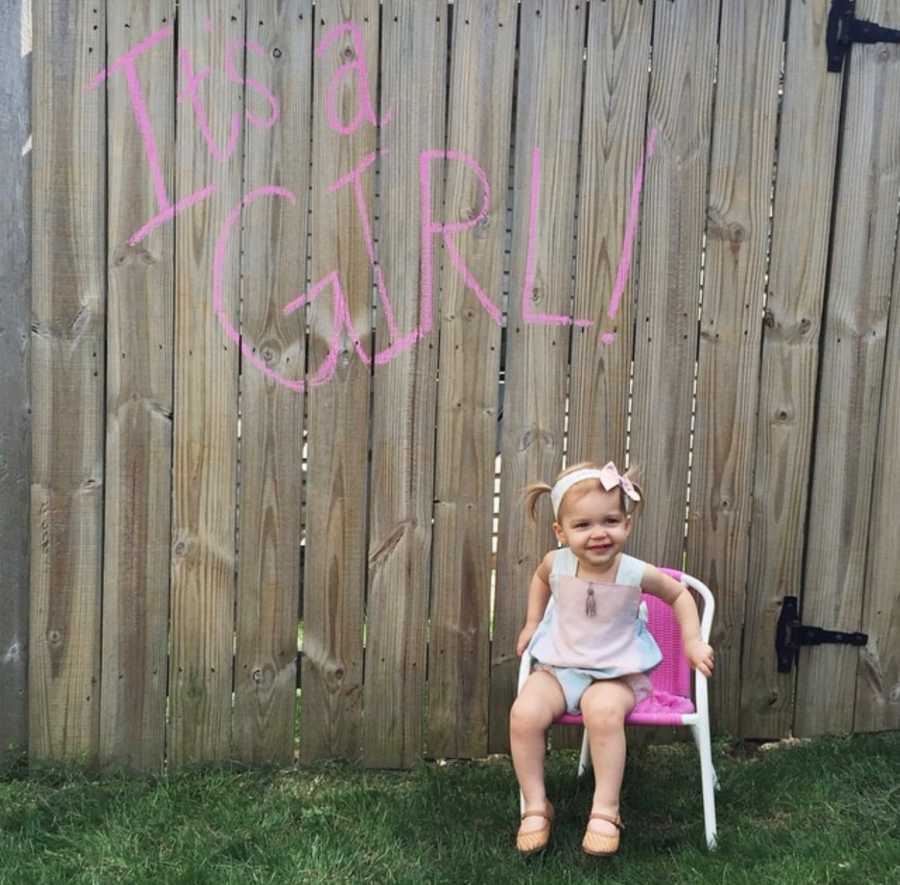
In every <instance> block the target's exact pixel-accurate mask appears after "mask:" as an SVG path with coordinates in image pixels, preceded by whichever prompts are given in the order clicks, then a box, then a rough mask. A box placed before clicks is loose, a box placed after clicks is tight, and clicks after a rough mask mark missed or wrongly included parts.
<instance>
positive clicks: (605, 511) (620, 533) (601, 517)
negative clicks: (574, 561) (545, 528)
mask: <svg viewBox="0 0 900 885" xmlns="http://www.w3.org/2000/svg"><path fill="white" fill-rule="evenodd" d="M553 530H554V531H555V532H556V537H557V538H559V541H560V543H562V544H565V545H567V546H568V547H569V549H570V550H571V551H572V552H573V553H574V554H575V556H576V557H578V559H579V561H580V562H581V563H582V564H583V565H584V566H585V567H587V568H589V569H591V570H592V571H595V572H603V571H605V570H606V569H607V568H609V567H610V566H611V565H612V563H613V562H614V561H615V559H616V557H617V556H618V554H619V553H621V552H622V548H623V547H624V546H625V541H626V540H627V538H628V535H629V534H630V533H631V517H629V516H626V515H625V514H624V513H623V512H622V499H621V495H620V494H619V490H618V488H615V489H611V490H610V491H608V492H607V491H604V490H603V489H592V490H591V491H590V492H587V493H586V494H583V495H580V496H577V497H576V496H571V497H570V495H566V497H565V498H564V499H563V502H562V508H561V510H560V521H559V522H555V523H554V524H553Z"/></svg>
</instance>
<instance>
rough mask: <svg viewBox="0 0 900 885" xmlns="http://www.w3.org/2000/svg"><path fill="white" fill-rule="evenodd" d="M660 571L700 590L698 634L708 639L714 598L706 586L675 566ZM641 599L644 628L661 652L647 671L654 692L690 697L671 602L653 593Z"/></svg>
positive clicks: (688, 669)
mask: <svg viewBox="0 0 900 885" xmlns="http://www.w3.org/2000/svg"><path fill="white" fill-rule="evenodd" d="M660 571H662V572H665V573H666V574H667V575H670V576H671V577H673V578H675V580H676V581H682V582H683V583H685V584H687V585H688V586H689V587H691V588H693V589H694V590H697V591H698V593H700V596H701V597H702V599H703V620H702V625H701V633H702V635H703V637H704V640H706V641H708V640H709V631H710V626H711V623H712V615H713V599H712V594H711V593H710V592H709V590H708V588H706V586H705V585H701V584H700V582H699V581H697V580H696V579H695V578H691V577H690V576H688V575H684V574H682V573H681V572H679V571H677V570H676V569H671V568H664V567H662V566H661V567H660ZM641 598H642V600H643V602H645V603H646V605H647V627H648V628H649V630H650V632H651V633H652V634H653V638H654V639H655V640H656V644H657V645H658V646H659V650H660V651H661V652H662V654H663V659H662V663H661V664H660V665H659V666H658V667H657V668H656V669H655V670H654V671H653V672H652V673H651V674H650V683H651V685H652V686H653V689H654V691H655V692H657V691H664V692H668V693H669V694H677V695H680V696H681V697H684V698H689V697H690V696H691V667H690V664H689V663H688V660H687V658H686V657H685V656H684V648H683V646H682V642H681V628H680V627H679V626H678V621H677V620H676V619H675V613H674V612H673V611H672V607H671V606H670V605H668V604H666V603H665V602H663V601H662V600H661V599H659V598H657V597H656V596H651V595H650V594H649V593H642V594H641Z"/></svg>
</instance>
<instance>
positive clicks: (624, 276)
mask: <svg viewBox="0 0 900 885" xmlns="http://www.w3.org/2000/svg"><path fill="white" fill-rule="evenodd" d="M655 147H656V129H652V130H651V131H650V137H649V138H648V139H647V149H646V150H645V151H644V153H643V155H642V156H641V159H640V160H639V161H638V167H637V169H635V170H634V181H633V183H632V185H631V203H630V204H629V206H628V220H627V221H626V223H625V242H624V243H623V245H622V256H621V258H620V259H619V269H618V271H617V272H616V282H615V285H614V286H613V291H612V296H611V297H610V299H609V311H608V315H609V318H610V319H614V318H615V315H616V311H618V309H619V302H620V301H621V300H622V293H623V292H624V291H625V283H627V282H628V272H629V270H631V254H632V249H633V247H634V235H635V233H636V232H637V225H638V209H639V207H640V203H641V189H642V188H643V186H644V166H645V165H646V163H647V160H649V159H650V157H652V156H653V151H654V149H655ZM615 337H616V333H615V332H604V333H603V334H602V335H601V336H600V340H601V341H602V342H603V343H604V344H612V342H613V341H614V340H615Z"/></svg>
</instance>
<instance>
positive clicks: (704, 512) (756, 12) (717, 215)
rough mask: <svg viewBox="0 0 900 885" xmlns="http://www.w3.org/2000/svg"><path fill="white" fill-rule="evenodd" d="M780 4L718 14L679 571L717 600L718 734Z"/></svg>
mask: <svg viewBox="0 0 900 885" xmlns="http://www.w3.org/2000/svg"><path fill="white" fill-rule="evenodd" d="M784 14H785V4H784V3H783V2H776V3H766V4H764V6H763V7H761V8H759V9H757V8H755V7H754V8H753V9H752V10H751V8H750V7H749V6H748V5H747V4H742V3H739V4H725V5H724V6H723V8H722V21H721V25H720V34H719V40H720V46H719V54H720V56H721V58H722V59H723V63H722V64H721V65H720V66H719V76H718V83H717V87H716V101H715V114H714V119H715V122H714V125H713V131H712V152H711V157H710V174H709V206H708V208H707V213H706V214H707V230H706V267H705V273H704V286H703V319H702V323H701V328H700V342H699V355H698V363H699V365H698V375H697V405H696V418H695V425H694V448H693V455H692V472H691V501H690V511H689V522H688V539H687V571H688V572H689V573H690V574H693V575H697V576H699V577H700V578H701V580H703V581H704V582H705V583H706V584H707V585H708V586H709V587H710V589H711V590H712V592H713V595H714V596H715V599H716V618H715V623H714V626H713V635H712V640H711V641H712V645H713V647H714V648H715V651H716V677H715V683H714V690H713V691H712V692H711V696H710V702H711V715H712V717H713V722H714V725H715V728H716V729H717V730H719V731H724V732H727V733H729V734H736V733H737V731H738V727H739V721H740V687H741V638H742V629H743V620H744V604H745V599H746V588H747V560H748V556H749V543H748V542H749V531H750V519H751V514H752V500H753V499H752V494H753V465H754V462H755V449H756V437H755V435H754V434H753V433H752V432H748V430H750V429H751V428H753V427H754V422H755V417H756V407H757V401H758V397H759V388H758V379H759V373H760V365H759V361H760V356H761V349H760V344H761V338H762V311H763V298H764V295H765V273H766V260H767V254H766V253H767V249H768V235H769V198H770V191H771V177H772V162H773V159H774V153H775V124H776V120H777V112H778V78H779V73H780V70H779V69H780V65H781V56H782V49H783V44H782V40H781V38H782V34H783V31H784Z"/></svg>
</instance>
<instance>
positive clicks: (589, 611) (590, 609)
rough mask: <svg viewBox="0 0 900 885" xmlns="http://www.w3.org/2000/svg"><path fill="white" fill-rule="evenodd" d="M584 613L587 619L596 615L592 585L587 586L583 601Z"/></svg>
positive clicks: (595, 602)
mask: <svg viewBox="0 0 900 885" xmlns="http://www.w3.org/2000/svg"><path fill="white" fill-rule="evenodd" d="M584 613H585V614H586V615H587V616H588V617H589V618H592V617H594V615H595V614H597V601H596V600H595V599H594V587H593V585H592V584H588V589H587V596H586V597H585V600H584Z"/></svg>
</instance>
